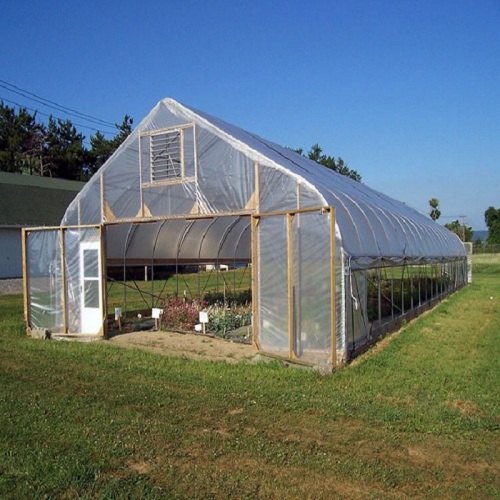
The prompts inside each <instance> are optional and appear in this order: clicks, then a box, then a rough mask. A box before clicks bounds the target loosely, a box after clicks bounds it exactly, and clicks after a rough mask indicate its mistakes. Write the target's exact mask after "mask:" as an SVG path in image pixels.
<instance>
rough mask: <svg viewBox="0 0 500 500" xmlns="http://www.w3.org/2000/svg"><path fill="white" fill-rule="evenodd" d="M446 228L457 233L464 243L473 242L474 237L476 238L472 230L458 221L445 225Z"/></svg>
mask: <svg viewBox="0 0 500 500" xmlns="http://www.w3.org/2000/svg"><path fill="white" fill-rule="evenodd" d="M444 227H445V228H446V229H449V230H450V231H451V232H452V233H455V234H456V235H457V236H458V237H459V238H460V239H461V240H462V241H472V237H473V236H474V232H473V231H472V228H471V227H469V226H466V225H465V224H462V223H461V222H459V221H458V220H454V221H453V222H450V223H449V224H445V225H444Z"/></svg>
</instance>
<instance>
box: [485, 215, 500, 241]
mask: <svg viewBox="0 0 500 500" xmlns="http://www.w3.org/2000/svg"><path fill="white" fill-rule="evenodd" d="M484 221H485V222H486V226H487V227H488V239H487V242H488V244H490V245H498V244H500V208H494V207H489V208H488V209H487V210H486V212H484Z"/></svg>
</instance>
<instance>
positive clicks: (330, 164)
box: [294, 144, 361, 182]
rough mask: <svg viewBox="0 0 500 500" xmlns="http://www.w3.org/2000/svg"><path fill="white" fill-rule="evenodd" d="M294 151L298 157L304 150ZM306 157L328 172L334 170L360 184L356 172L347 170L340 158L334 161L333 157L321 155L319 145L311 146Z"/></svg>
mask: <svg viewBox="0 0 500 500" xmlns="http://www.w3.org/2000/svg"><path fill="white" fill-rule="evenodd" d="M294 151H295V152H296V153H298V154H299V155H303V151H304V150H303V149H294ZM303 156H304V155H303ZM307 157H308V158H309V159H310V160H313V161H315V162H316V163H319V164H320V165H323V166H324V167H326V168H329V169H330V170H334V171H335V172H338V173H339V174H342V175H345V176H346V177H349V178H351V179H353V180H355V181H357V182H361V175H360V174H359V173H358V172H357V171H356V170H353V169H351V168H349V167H348V166H347V164H346V163H345V162H344V160H343V159H342V158H341V157H340V156H339V157H338V158H337V159H335V157H334V156H329V155H325V154H323V150H322V149H321V146H320V145H319V144H314V145H313V146H311V149H310V150H309V152H308V153H307Z"/></svg>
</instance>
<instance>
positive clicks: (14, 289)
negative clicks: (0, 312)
mask: <svg viewBox="0 0 500 500" xmlns="http://www.w3.org/2000/svg"><path fill="white" fill-rule="evenodd" d="M14 293H23V280H22V279H21V278H18V279H0V295H10V294H14Z"/></svg>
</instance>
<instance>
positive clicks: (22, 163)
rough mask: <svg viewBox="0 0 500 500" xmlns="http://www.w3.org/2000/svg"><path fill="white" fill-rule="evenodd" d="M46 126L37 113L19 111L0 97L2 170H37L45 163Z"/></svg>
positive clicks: (22, 109) (18, 171)
mask: <svg viewBox="0 0 500 500" xmlns="http://www.w3.org/2000/svg"><path fill="white" fill-rule="evenodd" d="M45 132H46V131H45V127H44V125H43V124H40V123H37V121H36V113H34V114H31V113H29V112H28V111H27V110H26V109H25V108H20V109H19V110H18V111H16V109H15V108H12V107H10V106H7V105H5V104H4V103H3V101H0V170H3V171H5V172H15V173H23V172H27V173H34V172H38V171H39V170H40V165H41V164H42V154H43V143H44V138H45Z"/></svg>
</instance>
